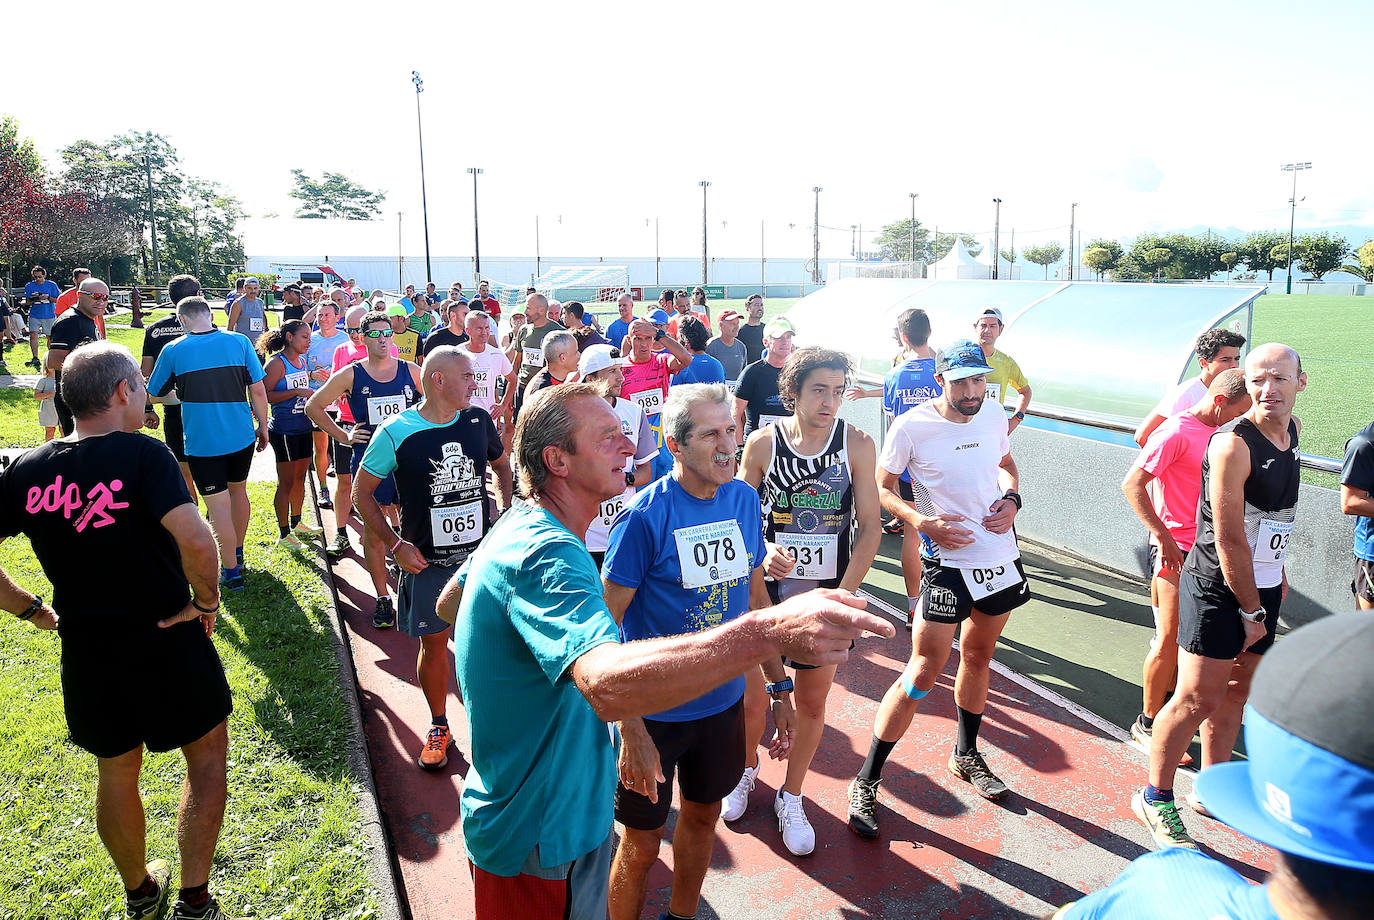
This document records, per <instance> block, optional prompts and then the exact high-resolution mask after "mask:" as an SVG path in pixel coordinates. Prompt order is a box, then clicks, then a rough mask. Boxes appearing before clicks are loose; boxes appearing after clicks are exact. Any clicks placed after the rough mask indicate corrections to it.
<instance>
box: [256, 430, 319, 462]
mask: <svg viewBox="0 0 1374 920" xmlns="http://www.w3.org/2000/svg"><path fill="white" fill-rule="evenodd" d="M267 443H268V444H271V445H272V455H273V456H274V457H276V458H277V462H278V463H294V462H296V461H297V460H309V459H310V456H311V455H312V454H313V453H314V451H315V437H314V435H312V434H311V433H310V432H308V431H300V432H296V433H294V434H287V433H284V432H281V431H272V430H271V429H268V431H267Z"/></svg>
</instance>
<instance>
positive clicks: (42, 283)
mask: <svg viewBox="0 0 1374 920" xmlns="http://www.w3.org/2000/svg"><path fill="white" fill-rule="evenodd" d="M61 293H62V292H61V291H59V290H58V289H57V283H56V282H55V281H52V280H51V279H49V278H48V272H47V269H45V268H44V267H43V266H41V265H35V266H34V267H33V280H32V281H30V282H29V283H28V284H26V285H24V302H25V303H26V304H28V307H29V351H31V352H33V360H32V361H29V362H28V365H29V367H31V368H33V369H34V370H36V371H41V370H42V369H43V365H42V364H41V363H40V362H39V360H38V336H39V334H40V333H41V334H42V335H43V337H44V338H49V337H50V336H51V335H52V326H53V323H54V322H55V321H56V318H57V298H58V296H59V295H60V294H61Z"/></svg>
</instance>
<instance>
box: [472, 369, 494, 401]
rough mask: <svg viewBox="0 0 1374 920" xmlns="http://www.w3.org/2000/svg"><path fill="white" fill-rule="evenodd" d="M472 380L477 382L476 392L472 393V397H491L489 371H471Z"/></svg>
mask: <svg viewBox="0 0 1374 920" xmlns="http://www.w3.org/2000/svg"><path fill="white" fill-rule="evenodd" d="M472 380H473V382H474V383H476V384H477V392H476V393H473V394H472V398H473V399H490V398H491V371H477V370H474V371H473V373H472Z"/></svg>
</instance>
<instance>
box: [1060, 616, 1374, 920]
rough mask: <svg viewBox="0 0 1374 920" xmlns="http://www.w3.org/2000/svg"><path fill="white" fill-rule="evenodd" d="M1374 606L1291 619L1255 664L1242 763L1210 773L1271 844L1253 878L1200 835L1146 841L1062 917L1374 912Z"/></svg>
mask: <svg viewBox="0 0 1374 920" xmlns="http://www.w3.org/2000/svg"><path fill="white" fill-rule="evenodd" d="M1371 656H1374V620H1371V619H1370V618H1369V615H1368V614H1366V613H1361V612H1350V613H1338V614H1334V615H1332V616H1328V617H1324V618H1322V619H1320V620H1318V621H1316V622H1314V623H1311V624H1308V625H1307V626H1303V627H1301V628H1299V629H1297V630H1295V631H1293V632H1292V633H1289V634H1288V635H1287V636H1285V637H1284V638H1283V639H1281V640H1280V641H1279V642H1277V643H1275V645H1274V647H1273V649H1272V650H1271V651H1270V652H1269V654H1267V655H1265V656H1264V660H1263V661H1261V662H1260V665H1259V668H1258V669H1257V670H1256V672H1255V678H1254V683H1253V690H1252V691H1251V694H1250V701H1249V705H1247V706H1246V707H1245V752H1246V755H1247V758H1248V759H1247V760H1245V761H1243V762H1240V763H1226V764H1216V765H1214V766H1211V767H1208V768H1206V769H1205V770H1203V771H1202V772H1201V773H1199V774H1198V777H1197V780H1196V786H1195V788H1196V790H1197V795H1198V797H1199V798H1200V799H1201V801H1202V803H1203V804H1204V805H1205V806H1206V807H1207V809H1208V811H1210V812H1211V813H1212V814H1214V815H1215V816H1216V818H1217V819H1218V820H1219V821H1221V822H1222V823H1223V824H1226V825H1229V826H1230V827H1232V828H1234V829H1235V830H1237V831H1240V832H1241V833H1242V834H1245V835H1246V836H1247V837H1250V838H1253V839H1254V840H1258V841H1259V842H1260V843H1263V844H1266V845H1268V846H1270V847H1272V848H1273V849H1274V851H1275V853H1274V856H1275V860H1274V871H1273V872H1272V873H1270V875H1269V878H1268V879H1267V880H1266V882H1265V883H1264V884H1263V885H1252V884H1250V882H1249V881H1247V880H1246V879H1245V878H1244V877H1243V876H1241V875H1240V874H1239V873H1238V872H1236V871H1235V870H1234V869H1232V868H1231V867H1230V866H1228V865H1226V864H1225V863H1222V862H1220V861H1218V860H1215V859H1212V858H1210V857H1208V856H1205V855H1203V854H1202V853H1200V852H1198V851H1197V850H1195V849H1187V848H1184V847H1171V848H1168V849H1166V850H1164V851H1163V852H1160V853H1148V854H1146V855H1145V856H1142V857H1140V858H1139V859H1137V860H1135V861H1134V862H1132V863H1131V864H1130V865H1129V866H1127V867H1126V871H1124V872H1122V873H1121V875H1120V876H1119V877H1118V878H1117V879H1116V881H1114V882H1112V883H1111V884H1110V885H1108V886H1107V887H1106V888H1104V889H1102V890H1101V891H1097V892H1094V893H1093V894H1090V895H1088V896H1087V897H1085V898H1083V899H1082V900H1081V901H1076V902H1074V903H1071V904H1067V905H1065V906H1064V907H1062V908H1060V909H1059V911H1058V912H1056V913H1055V914H1054V920H1220V918H1226V920H1338V918H1347V917H1350V918H1354V917H1359V918H1364V917H1369V916H1371V915H1374V837H1371V835H1370V828H1371V827H1374V721H1371V720H1370V719H1369V717H1368V712H1367V710H1368V701H1369V699H1370V696H1371V695H1374V671H1371V670H1370V668H1369V660H1370V658H1371Z"/></svg>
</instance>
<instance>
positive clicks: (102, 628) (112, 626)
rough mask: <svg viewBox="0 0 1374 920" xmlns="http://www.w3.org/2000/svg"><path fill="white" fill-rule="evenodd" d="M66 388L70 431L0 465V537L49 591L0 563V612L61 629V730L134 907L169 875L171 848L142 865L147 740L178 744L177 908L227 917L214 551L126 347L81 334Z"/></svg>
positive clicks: (222, 688) (149, 909) (224, 703)
mask: <svg viewBox="0 0 1374 920" xmlns="http://www.w3.org/2000/svg"><path fill="white" fill-rule="evenodd" d="M62 391H63V394H64V395H65V398H66V402H67V406H68V408H69V409H70V410H71V413H72V416H73V417H74V419H75V425H76V430H75V434H74V435H73V436H71V437H67V438H62V439H59V440H55V441H50V442H48V443H47V444H45V445H43V446H42V447H39V448H35V449H34V450H31V451H28V452H27V453H25V454H22V455H21V456H20V457H19V458H18V459H16V460H15V461H14V462H13V463H12V464H11V465H10V466H9V467H8V468H7V469H6V470H4V472H3V473H0V537H11V536H15V535H17V534H21V533H22V534H24V535H25V536H27V537H28V538H29V541H30V543H31V544H32V546H33V552H34V555H36V556H37V557H38V561H39V563H40V564H42V566H43V571H44V573H45V574H46V575H47V577H48V579H49V580H50V581H51V582H52V585H53V597H52V603H51V605H48V604H45V603H44V602H43V599H42V598H40V597H36V596H35V595H33V594H32V593H31V592H29V591H27V590H25V589H23V588H21V587H19V586H18V585H16V584H15V583H14V582H13V581H12V580H11V579H10V577H9V576H8V575H5V574H4V573H3V572H0V608H3V609H6V610H9V611H11V612H13V613H14V614H15V615H16V616H18V617H19V618H20V619H24V620H28V621H29V622H30V623H33V624H34V625H35V626H37V627H38V628H39V629H56V630H58V634H59V635H60V636H61V642H62V696H63V704H64V709H65V710H66V717H67V728H68V731H69V733H70V736H71V740H72V741H73V742H74V743H75V744H77V745H78V746H80V747H81V748H84V749H85V750H87V751H89V752H90V753H92V754H94V755H95V757H96V758H97V760H98V765H99V769H98V776H99V780H98V782H99V787H98V792H97V796H96V801H97V811H98V826H99V827H100V829H101V838H102V840H104V841H105V844H106V848H107V849H108V850H109V852H110V856H111V858H112V860H113V861H114V863H115V867H116V869H117V870H118V871H119V874H120V877H121V879H122V881H123V884H124V888H125V891H126V897H127V900H128V905H127V907H128V916H130V917H135V918H137V917H153V916H157V915H160V911H161V909H162V907H163V905H164V902H165V900H166V897H167V893H168V891H169V888H168V883H169V881H170V876H171V870H170V867H169V866H168V863H167V861H166V860H165V859H157V860H154V861H153V862H151V863H149V862H147V853H146V843H145V835H144V829H143V828H144V817H143V804H142V800H141V799H140V798H139V791H138V781H139V772H140V767H141V765H142V759H143V749H144V748H145V747H147V748H148V749H149V750H152V751H169V750H172V749H173V748H181V750H182V753H183V755H184V756H185V758H186V764H187V771H186V772H187V790H188V791H187V794H186V796H185V799H184V807H183V809H182V811H181V813H180V814H179V815H178V833H177V839H178V840H179V841H180V843H179V848H180V868H181V891H180V894H179V896H178V898H177V902H176V904H175V905H174V907H173V909H172V913H171V916H172V917H175V918H181V917H185V918H189V917H217V916H222V915H221V914H219V913H217V911H218V910H219V908H218V907H217V906H216V904H215V901H214V898H211V897H210V896H209V893H208V890H207V887H206V883H207V881H208V879H209V873H210V862H211V859H212V857H213V856H214V851H215V845H216V843H217V841H218V838H219V829H220V823H221V821H222V820H223V817H224V802H225V796H226V789H225V759H226V758H225V755H226V749H227V746H228V735H227V732H226V729H225V720H226V718H227V717H228V715H229V713H230V712H231V711H232V709H233V704H232V702H231V700H230V695H229V685H228V683H227V682H226V681H225V678H224V670H223V668H222V666H221V665H220V660H219V656H218V655H217V654H216V652H215V647H214V645H213V644H212V643H211V641H210V633H211V632H212V631H213V629H214V625H215V615H216V614H217V613H218V611H219V585H218V576H219V550H218V547H217V546H216V544H215V539H214V536H213V535H212V534H211V533H210V528H209V527H208V526H207V525H206V523H205V521H204V520H203V519H202V518H201V516H200V514H199V513H198V512H197V510H196V506H195V504H193V503H192V501H191V496H190V495H189V493H188V492H187V491H186V483H185V480H183V479H182V477H181V475H180V471H179V470H178V469H177V463H176V459H175V458H174V457H173V456H172V453H171V451H170V450H168V449H167V447H166V446H165V445H164V444H161V443H159V442H158V441H155V440H153V439H152V438H149V437H147V436H145V435H142V434H137V433H136V432H137V431H138V429H139V428H141V427H142V425H143V410H144V406H145V404H146V401H147V393H146V391H145V390H144V384H143V375H142V374H141V373H140V372H139V367H138V364H137V362H135V361H134V358H133V355H131V354H130V353H129V351H128V350H127V349H126V348H124V347H123V346H121V345H114V344H110V343H107V342H96V343H92V344H88V345H83V346H82V347H80V348H79V349H76V350H74V351H73V352H72V353H71V354H70V355H69V356H68V357H67V358H66V360H65V362H64V363H63V366H62ZM130 547H138V551H139V567H140V578H139V589H138V590H137V591H127V590H117V589H118V586H120V585H123V584H125V583H126V582H127V579H128V568H127V562H128V558H129V557H128V552H129V548H130ZM188 582H189V587H188ZM112 588H113V589H116V590H112Z"/></svg>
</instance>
